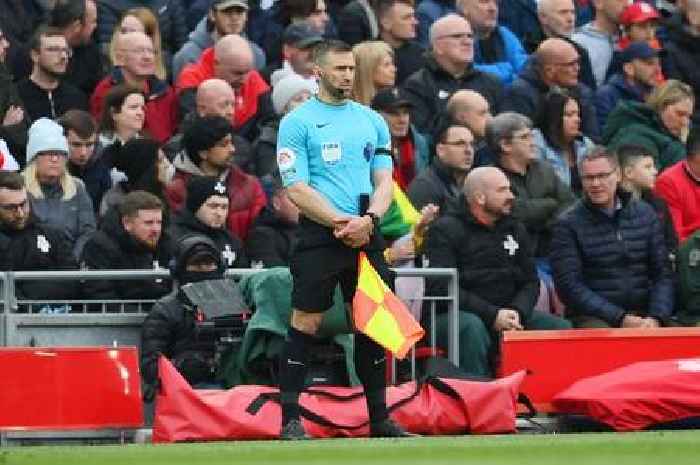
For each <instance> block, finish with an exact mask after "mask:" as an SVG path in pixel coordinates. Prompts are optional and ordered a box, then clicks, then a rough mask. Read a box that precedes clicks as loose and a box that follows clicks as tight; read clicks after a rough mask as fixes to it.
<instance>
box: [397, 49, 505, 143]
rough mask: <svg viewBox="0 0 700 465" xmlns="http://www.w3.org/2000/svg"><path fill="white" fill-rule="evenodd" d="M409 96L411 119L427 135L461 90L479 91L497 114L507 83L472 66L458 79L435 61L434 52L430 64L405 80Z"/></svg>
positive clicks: (406, 95) (428, 56) (429, 60)
mask: <svg viewBox="0 0 700 465" xmlns="http://www.w3.org/2000/svg"><path fill="white" fill-rule="evenodd" d="M403 87H404V92H405V97H406V99H407V100H408V101H409V102H411V104H412V105H413V109H412V110H411V122H412V123H413V124H414V125H415V126H416V127H417V128H418V130H419V131H420V132H422V133H423V134H431V133H432V132H433V130H434V128H435V125H436V123H437V119H438V118H439V115H440V114H441V113H443V112H444V111H445V108H446V107H447V99H449V97H450V95H452V94H453V93H454V92H456V91H458V90H460V89H471V90H474V91H476V92H479V93H480V94H481V95H483V96H484V98H485V99H486V100H488V102H489V106H490V108H491V111H492V112H493V113H494V114H495V113H496V112H497V111H498V109H499V108H500V107H499V104H500V103H501V96H502V94H503V84H502V83H501V81H500V80H499V78H498V77H497V76H495V75H493V74H491V73H486V72H483V71H480V70H478V69H476V68H474V66H473V65H469V67H468V68H467V70H466V72H465V73H464V75H463V76H462V77H461V78H455V77H454V76H452V75H451V74H449V73H448V72H446V71H445V70H444V69H442V68H441V67H440V65H439V64H438V63H437V61H435V58H433V57H432V54H430V53H427V54H426V63H425V66H424V67H423V68H421V69H420V70H418V71H416V72H415V73H414V74H413V75H411V76H410V77H409V78H408V79H406V81H405V82H404V85H403Z"/></svg>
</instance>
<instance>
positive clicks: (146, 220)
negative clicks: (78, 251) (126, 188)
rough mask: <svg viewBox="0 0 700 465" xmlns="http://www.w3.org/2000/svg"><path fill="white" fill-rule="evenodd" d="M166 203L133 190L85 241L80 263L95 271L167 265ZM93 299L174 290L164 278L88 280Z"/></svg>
mask: <svg viewBox="0 0 700 465" xmlns="http://www.w3.org/2000/svg"><path fill="white" fill-rule="evenodd" d="M162 226H163V202H162V201H161V200H160V199H159V198H158V197H156V196H155V195H153V194H151V193H148V192H144V191H134V192H130V193H129V194H127V195H126V196H125V197H124V199H123V200H122V202H121V203H120V204H118V205H117V206H116V207H115V208H113V209H112V210H110V211H108V212H107V214H106V215H105V217H104V218H103V220H102V224H101V225H100V229H99V230H98V231H97V233H95V235H94V236H93V237H92V238H91V239H90V240H89V241H88V242H87V243H86V244H85V247H84V248H83V253H82V257H81V262H82V263H83V264H84V265H85V267H86V268H88V269H93V270H119V269H121V270H158V269H164V268H166V267H167V266H168V262H169V261H170V255H171V250H170V244H169V240H168V239H167V237H164V236H163V234H162ZM84 289H85V293H86V295H87V296H88V298H90V299H104V300H108V299H109V300H112V299H137V300H146V299H158V298H160V297H162V296H163V295H165V294H167V293H168V292H170V290H171V286H170V282H169V281H163V280H161V279H155V280H154V279H144V280H136V281H134V280H128V281H125V280H120V281H99V280H96V281H87V282H86V283H85V286H84Z"/></svg>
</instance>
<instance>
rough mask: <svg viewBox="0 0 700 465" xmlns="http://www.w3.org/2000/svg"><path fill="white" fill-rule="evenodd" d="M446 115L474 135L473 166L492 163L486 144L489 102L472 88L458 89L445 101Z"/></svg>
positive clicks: (489, 112) (489, 115)
mask: <svg viewBox="0 0 700 465" xmlns="http://www.w3.org/2000/svg"><path fill="white" fill-rule="evenodd" d="M447 117H448V118H450V119H451V120H452V121H455V122H457V123H459V124H463V125H464V126H466V127H468V128H469V130H470V131H471V132H472V135H473V136H474V166H488V165H492V164H493V163H494V159H493V154H492V153H491V151H490V150H489V147H488V145H487V144H486V139H485V136H486V124H487V123H488V122H489V121H490V120H491V117H492V116H491V109H490V108H489V102H488V100H486V99H485V98H484V96H483V95H481V94H480V93H478V92H475V91H473V90H458V91H457V92H455V93H454V94H452V97H450V99H449V100H448V101H447Z"/></svg>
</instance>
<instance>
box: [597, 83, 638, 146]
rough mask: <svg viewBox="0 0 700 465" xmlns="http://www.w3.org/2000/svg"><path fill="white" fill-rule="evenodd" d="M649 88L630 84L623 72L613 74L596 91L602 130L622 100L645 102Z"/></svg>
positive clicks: (599, 121)
mask: <svg viewBox="0 0 700 465" xmlns="http://www.w3.org/2000/svg"><path fill="white" fill-rule="evenodd" d="M648 90H650V89H642V88H641V87H639V86H634V85H630V84H629V83H628V82H627V81H625V78H624V76H623V75H622V73H620V74H615V75H613V76H611V77H610V79H608V82H607V83H606V84H605V85H602V86H600V88H598V90H597V91H596V93H595V111H596V117H597V118H598V123H599V124H600V132H601V133H602V132H603V127H604V126H605V123H606V121H607V120H608V116H609V115H610V113H611V112H612V111H613V110H614V109H615V107H616V106H617V103H618V102H619V101H620V100H631V101H633V102H640V103H644V94H645V92H646V91H648Z"/></svg>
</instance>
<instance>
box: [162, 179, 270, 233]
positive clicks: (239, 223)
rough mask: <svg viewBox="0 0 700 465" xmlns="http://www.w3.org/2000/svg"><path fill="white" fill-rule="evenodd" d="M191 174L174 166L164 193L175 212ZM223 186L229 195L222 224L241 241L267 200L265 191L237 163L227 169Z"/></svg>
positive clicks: (183, 202)
mask: <svg viewBox="0 0 700 465" xmlns="http://www.w3.org/2000/svg"><path fill="white" fill-rule="evenodd" d="M193 175H194V173H192V172H188V171H184V170H181V169H178V170H177V171H176V172H175V176H174V177H173V179H172V181H171V182H170V184H168V187H167V189H166V192H165V196H166V198H167V200H168V204H169V205H170V208H171V210H172V211H173V212H178V211H180V210H181V209H182V208H183V207H184V206H185V200H186V198H187V181H189V179H190V178H191V177H192V176H193ZM226 187H227V188H228V198H229V204H228V218H227V220H226V227H227V228H228V230H229V231H230V232H231V233H232V234H234V235H235V236H236V237H238V238H240V239H241V240H242V241H245V240H246V238H247V237H248V231H249V230H250V227H251V225H252V224H253V221H254V220H255V218H257V216H258V214H259V213H260V210H262V209H263V207H264V206H265V205H266V203H267V199H266V197H265V192H264V191H263V189H262V186H261V185H260V182H259V181H258V179H257V178H256V177H254V176H251V175H249V174H246V173H244V172H243V171H242V170H241V169H240V168H238V167H237V166H231V168H230V169H229V173H228V176H227V177H226Z"/></svg>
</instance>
